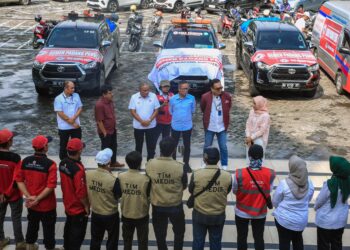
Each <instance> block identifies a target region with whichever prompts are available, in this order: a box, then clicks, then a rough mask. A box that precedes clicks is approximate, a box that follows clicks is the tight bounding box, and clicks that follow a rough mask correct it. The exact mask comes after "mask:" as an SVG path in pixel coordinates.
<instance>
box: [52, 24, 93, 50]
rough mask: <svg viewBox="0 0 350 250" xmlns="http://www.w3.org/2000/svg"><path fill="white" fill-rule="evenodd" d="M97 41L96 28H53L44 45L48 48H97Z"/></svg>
mask: <svg viewBox="0 0 350 250" xmlns="http://www.w3.org/2000/svg"><path fill="white" fill-rule="evenodd" d="M97 41H98V40H97V31H96V30H91V29H76V28H55V29H54V30H53V31H52V33H51V35H50V37H49V39H48V41H47V44H46V46H47V47H49V48H97V47H98V42H97Z"/></svg>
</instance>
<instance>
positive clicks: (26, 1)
mask: <svg viewBox="0 0 350 250" xmlns="http://www.w3.org/2000/svg"><path fill="white" fill-rule="evenodd" d="M19 3H20V4H22V5H28V4H29V3H30V0H20V1H19Z"/></svg>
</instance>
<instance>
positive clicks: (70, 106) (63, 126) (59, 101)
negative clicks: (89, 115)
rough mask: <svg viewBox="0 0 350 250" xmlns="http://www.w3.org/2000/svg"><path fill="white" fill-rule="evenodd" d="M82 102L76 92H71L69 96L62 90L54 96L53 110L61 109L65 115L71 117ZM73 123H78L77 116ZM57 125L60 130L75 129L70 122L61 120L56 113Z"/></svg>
mask: <svg viewBox="0 0 350 250" xmlns="http://www.w3.org/2000/svg"><path fill="white" fill-rule="evenodd" d="M82 106H83V104H82V103H81V100H80V96H79V94H77V93H73V94H72V95H71V96H66V95H65V94H64V92H63V93H62V94H60V95H58V96H56V98H55V102H54V110H55V112H59V111H62V112H63V113H64V114H65V115H66V116H68V117H69V118H72V117H73V116H74V115H75V114H76V113H77V111H78V109H79V108H80V107H82ZM75 123H76V124H78V125H80V120H79V117H78V118H77V119H76V120H75ZM57 125H58V129H60V130H68V129H75V128H74V127H73V126H72V125H71V124H69V123H68V122H66V121H65V120H63V119H62V118H61V117H59V116H58V115H57Z"/></svg>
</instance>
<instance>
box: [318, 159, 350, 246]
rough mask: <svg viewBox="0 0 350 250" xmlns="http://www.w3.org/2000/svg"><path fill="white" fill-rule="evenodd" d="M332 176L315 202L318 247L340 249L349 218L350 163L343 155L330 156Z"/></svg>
mask: <svg viewBox="0 0 350 250" xmlns="http://www.w3.org/2000/svg"><path fill="white" fill-rule="evenodd" d="M329 163H330V168H331V171H332V173H333V175H332V177H331V178H330V179H329V180H328V181H326V182H325V183H324V184H323V187H322V189H321V191H320V194H319V195H318V197H317V199H316V202H315V210H316V221H315V223H316V225H317V249H318V250H329V249H332V250H340V249H342V237H343V232H344V227H345V226H346V223H347V220H348V212H349V205H348V198H349V194H350V179H349V176H350V163H349V162H348V161H347V160H346V159H345V158H343V157H338V156H331V157H330V158H329Z"/></svg>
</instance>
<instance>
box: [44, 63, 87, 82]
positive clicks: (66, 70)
mask: <svg viewBox="0 0 350 250" xmlns="http://www.w3.org/2000/svg"><path fill="white" fill-rule="evenodd" d="M42 75H43V76H44V77H46V78H67V79H68V78H70V79H72V78H73V79H74V78H75V79H77V78H80V77H81V76H82V73H81V71H80V70H79V68H78V66H77V65H75V64H50V63H47V64H46V65H45V67H44V68H43V70H42Z"/></svg>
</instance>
